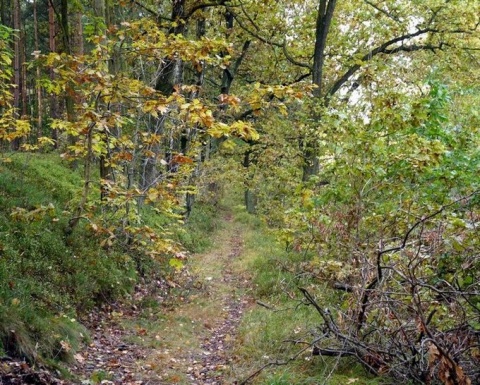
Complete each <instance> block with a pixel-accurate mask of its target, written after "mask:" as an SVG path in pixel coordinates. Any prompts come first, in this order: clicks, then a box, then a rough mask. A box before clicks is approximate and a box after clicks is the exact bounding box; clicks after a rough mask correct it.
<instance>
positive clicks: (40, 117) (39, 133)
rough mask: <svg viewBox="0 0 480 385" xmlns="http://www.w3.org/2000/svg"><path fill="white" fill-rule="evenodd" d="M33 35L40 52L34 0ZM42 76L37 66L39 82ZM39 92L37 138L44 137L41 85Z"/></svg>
mask: <svg viewBox="0 0 480 385" xmlns="http://www.w3.org/2000/svg"><path fill="white" fill-rule="evenodd" d="M33 34H34V47H35V51H36V52H39V50H40V45H39V39H38V14H37V0H33ZM40 76H41V73H40V67H39V66H37V69H36V77H37V79H38V80H39V79H40ZM35 88H36V90H37V138H38V137H40V136H42V125H43V100H42V87H41V86H40V84H38V83H37V84H35Z"/></svg>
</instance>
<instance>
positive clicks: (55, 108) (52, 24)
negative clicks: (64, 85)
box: [48, 0, 60, 147]
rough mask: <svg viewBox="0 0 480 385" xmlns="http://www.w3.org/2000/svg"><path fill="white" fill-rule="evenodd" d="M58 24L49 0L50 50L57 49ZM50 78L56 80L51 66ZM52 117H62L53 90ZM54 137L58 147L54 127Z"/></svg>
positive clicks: (51, 96)
mask: <svg viewBox="0 0 480 385" xmlns="http://www.w3.org/2000/svg"><path fill="white" fill-rule="evenodd" d="M56 34H57V25H56V23H55V9H54V7H53V3H52V1H51V0H49V1H48V45H49V49H50V52H52V53H53V52H56V51H57V45H56ZM50 80H51V81H52V82H53V81H55V72H54V70H53V68H50ZM50 117H51V118H52V119H58V118H59V117H60V111H59V104H58V97H57V95H55V94H54V93H53V92H52V93H51V94H50ZM52 139H53V140H54V141H55V147H58V131H57V130H56V129H52Z"/></svg>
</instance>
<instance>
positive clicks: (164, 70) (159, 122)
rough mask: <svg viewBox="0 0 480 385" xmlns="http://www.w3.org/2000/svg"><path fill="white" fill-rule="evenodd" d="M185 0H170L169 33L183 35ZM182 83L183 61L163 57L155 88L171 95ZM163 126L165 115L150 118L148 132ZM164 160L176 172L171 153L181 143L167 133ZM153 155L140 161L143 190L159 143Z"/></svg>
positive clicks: (153, 173) (151, 180)
mask: <svg viewBox="0 0 480 385" xmlns="http://www.w3.org/2000/svg"><path fill="white" fill-rule="evenodd" d="M184 17H185V0H172V16H171V19H172V20H174V21H175V22H176V25H175V26H174V27H172V28H170V30H169V31H168V32H169V34H170V35H183V34H184V32H185V20H184ZM182 83H183V61H182V60H181V59H175V58H165V59H164V60H163V63H162V65H161V68H160V71H159V73H158V76H157V79H156V82H155V89H156V90H157V91H160V92H161V93H162V94H164V95H167V96H168V95H171V94H172V93H173V91H174V89H175V87H176V86H177V85H180V84H182ZM164 128H165V116H161V117H159V118H158V119H152V124H151V125H150V132H152V133H155V134H163V133H164ZM163 144H164V146H165V149H166V150H165V161H166V162H167V166H166V172H167V173H174V172H176V165H174V162H173V161H172V160H173V154H174V152H175V151H179V150H180V147H181V144H180V143H178V139H175V138H174V137H173V136H172V135H169V136H168V137H167V138H166V139H165V141H164V143H163ZM150 150H151V151H152V152H153V153H154V154H155V156H149V157H145V158H144V159H143V162H142V167H143V170H142V172H141V179H140V186H141V188H142V189H143V190H145V189H147V188H148V187H150V186H153V185H154V184H155V183H156V181H157V179H158V177H159V176H160V171H159V170H158V167H157V160H156V158H157V157H158V155H159V154H160V152H161V146H160V144H156V145H153V146H152V148H151V149H150Z"/></svg>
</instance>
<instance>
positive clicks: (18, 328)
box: [0, 154, 136, 361]
mask: <svg viewBox="0 0 480 385" xmlns="http://www.w3.org/2000/svg"><path fill="white" fill-rule="evenodd" d="M0 175H1V178H0V353H2V354H8V355H12V356H21V357H24V358H27V359H29V360H41V361H44V360H48V359H66V358H68V356H69V355H70V354H71V352H72V351H74V350H75V347H76V346H77V345H78V343H79V342H80V341H81V340H82V339H83V338H85V336H86V333H85V330H84V329H83V327H82V326H81V325H80V324H79V323H78V322H77V321H76V320H75V318H76V317H77V316H78V315H79V314H81V313H84V312H86V311H88V310H90V309H92V307H93V306H94V305H95V304H98V303H100V302H102V301H105V300H108V299H113V298H117V297H118V296H120V295H122V294H124V293H126V292H128V291H130V290H131V289H132V287H133V284H134V281H135V275H136V272H135V266H134V264H133V262H132V260H131V259H130V257H129V256H127V255H125V254H124V253H122V252H121V251H118V250H115V249H113V248H112V249H110V250H108V251H107V250H104V249H102V248H101V247H99V246H98V243H97V241H96V240H95V239H94V238H93V237H92V235H91V233H90V232H89V231H88V230H87V229H86V228H85V227H84V226H78V227H77V228H76V229H75V231H74V232H73V233H72V234H69V235H66V234H65V232H64V229H65V228H66V226H67V221H68V219H69V216H71V213H70V211H71V209H72V207H74V205H75V201H76V200H77V193H78V191H77V188H78V186H81V175H80V174H79V172H75V171H72V170H71V169H70V168H69V167H68V166H66V165H62V164H61V163H60V162H59V161H58V158H56V157H55V156H51V157H50V156H47V155H41V156H40V155H31V154H29V155H25V154H15V155H14V156H11V157H10V159H8V161H7V162H2V163H0Z"/></svg>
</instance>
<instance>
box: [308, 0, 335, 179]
mask: <svg viewBox="0 0 480 385" xmlns="http://www.w3.org/2000/svg"><path fill="white" fill-rule="evenodd" d="M336 3H337V1H336V0H319V4H318V11H317V21H316V28H315V50H314V53H313V70H312V83H313V84H314V85H315V86H316V87H315V89H314V90H313V95H314V96H315V97H316V98H317V100H318V101H319V102H323V101H324V99H323V98H322V96H323V85H324V84H323V83H324V79H323V67H324V64H325V47H326V43H327V37H328V33H329V31H330V25H331V22H332V19H333V13H334V11H335V6H336ZM320 120H321V116H320V115H318V114H315V115H314V116H313V121H320ZM300 149H301V151H302V153H303V162H304V163H303V166H302V171H303V172H302V180H303V181H304V182H306V181H308V180H309V179H310V177H312V176H314V175H318V173H319V172H320V162H319V159H318V155H319V154H318V152H319V145H318V142H317V140H316V139H315V138H313V139H312V138H309V137H308V136H304V137H301V138H300Z"/></svg>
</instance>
